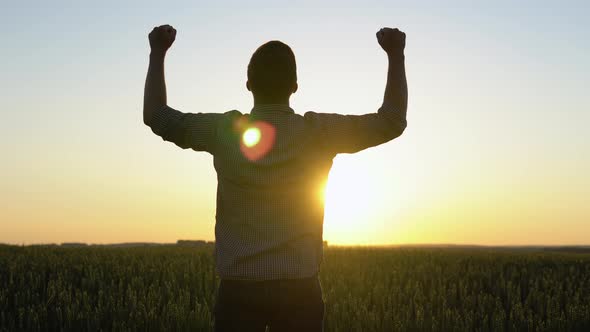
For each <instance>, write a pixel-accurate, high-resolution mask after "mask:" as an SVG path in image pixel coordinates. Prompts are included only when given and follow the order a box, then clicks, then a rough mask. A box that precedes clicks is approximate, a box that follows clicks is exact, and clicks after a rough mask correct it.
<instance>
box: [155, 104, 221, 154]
mask: <svg viewBox="0 0 590 332" xmlns="http://www.w3.org/2000/svg"><path fill="white" fill-rule="evenodd" d="M223 116H224V115H223V114H221V113H183V112H180V111H178V110H175V109H173V108H171V107H169V106H166V107H165V108H162V109H160V110H158V111H156V112H155V113H154V114H153V117H152V121H151V123H150V127H151V128H152V131H153V132H154V134H156V135H158V136H160V137H162V139H163V140H165V141H168V142H172V143H174V144H176V145H177V146H179V147H181V148H183V149H189V148H190V149H193V150H196V151H207V152H209V153H211V154H213V153H214V150H215V145H216V133H217V127H218V125H219V123H220V121H221V120H222V119H223Z"/></svg>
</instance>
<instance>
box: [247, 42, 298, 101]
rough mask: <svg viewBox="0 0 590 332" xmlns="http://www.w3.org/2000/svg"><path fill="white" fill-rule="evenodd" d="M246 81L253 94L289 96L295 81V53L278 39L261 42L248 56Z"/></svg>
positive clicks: (274, 96) (272, 96) (273, 96)
mask: <svg viewBox="0 0 590 332" xmlns="http://www.w3.org/2000/svg"><path fill="white" fill-rule="evenodd" d="M248 81H249V82H250V89H251V90H252V93H254V94H255V95H260V96H264V97H270V98H276V97H285V96H289V95H290V93H291V92H292V91H291V89H292V87H293V84H295V83H296V82H297V67H296V64H295V54H293V51H292V50H291V48H290V47H289V46H288V45H287V44H285V43H283V42H280V41H278V40H272V41H269V42H267V43H265V44H263V45H262V46H260V47H259V48H258V49H256V51H255V52H254V54H252V58H250V63H249V64H248Z"/></svg>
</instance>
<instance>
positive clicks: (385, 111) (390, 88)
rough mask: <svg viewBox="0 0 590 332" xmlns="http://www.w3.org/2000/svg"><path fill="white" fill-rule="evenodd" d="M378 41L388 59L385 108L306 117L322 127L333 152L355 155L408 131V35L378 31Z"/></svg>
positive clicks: (311, 114)
mask: <svg viewBox="0 0 590 332" xmlns="http://www.w3.org/2000/svg"><path fill="white" fill-rule="evenodd" d="M377 41H378V42H379V45H381V47H382V48H383V50H385V52H386V53H387V58H388V59H389V69H388V70H387V84H386V86H385V95H384V97H383V105H382V106H381V107H380V108H379V109H378V110H377V112H376V113H368V114H363V115H342V114H334V113H332V114H329V113H315V112H307V113H306V114H305V116H306V118H307V119H308V120H309V121H311V122H313V123H314V124H315V125H316V127H317V128H319V132H320V136H321V141H322V142H323V144H324V145H325V146H326V147H327V148H328V150H329V151H331V152H333V153H355V152H358V151H361V150H364V149H366V148H370V147H373V146H377V145H379V144H383V143H385V142H389V141H391V140H392V139H394V138H396V137H398V136H400V135H401V134H402V133H403V132H404V130H405V129H406V126H407V121H406V111H407V108H408V85H407V83H406V70H405V66H404V47H405V45H406V34H405V33H403V32H401V31H399V30H398V29H391V28H383V29H381V30H379V31H378V32H377Z"/></svg>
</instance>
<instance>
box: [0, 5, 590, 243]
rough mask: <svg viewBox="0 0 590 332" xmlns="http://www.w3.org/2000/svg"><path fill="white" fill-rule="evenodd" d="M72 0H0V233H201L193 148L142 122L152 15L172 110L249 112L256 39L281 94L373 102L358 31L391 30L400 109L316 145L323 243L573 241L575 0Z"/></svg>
mask: <svg viewBox="0 0 590 332" xmlns="http://www.w3.org/2000/svg"><path fill="white" fill-rule="evenodd" d="M81 3H82V2H79V1H70V2H61V1H52V2H49V1H39V2H30V1H12V2H3V3H2V5H1V7H0V28H1V30H2V32H3V33H2V41H1V45H2V46H1V49H2V51H1V52H0V73H1V74H0V75H1V79H0V101H1V105H2V107H1V108H0V109H1V111H0V112H1V116H2V120H1V121H0V132H1V135H2V136H1V138H2V139H1V140H0V149H1V152H2V153H1V157H0V158H1V159H2V160H1V163H0V165H1V166H0V167H1V172H0V183H1V186H0V242H3V243H13V244H22V243H25V244H30V243H50V242H54V243H61V242H72V241H76V242H78V241H79V242H91V243H109V242H132V241H155V242H175V241H176V240H177V239H205V240H213V239H214V223H215V219H214V217H215V189H216V181H217V180H216V177H215V171H214V168H213V164H212V160H213V159H212V157H211V156H210V155H209V154H207V153H202V152H201V153H198V152H195V151H192V150H182V149H180V148H178V147H176V146H175V145H173V144H171V143H167V142H163V141H162V139H161V138H160V137H158V136H155V135H154V134H153V133H152V132H151V130H150V129H149V128H148V127H146V126H145V125H143V122H142V114H141V111H142V96H143V86H144V80H145V74H146V69H147V64H148V55H149V44H148V39H147V34H148V32H149V31H150V30H151V29H152V28H153V27H154V26H156V25H160V24H166V23H168V24H171V25H173V26H174V27H175V28H176V29H177V30H178V36H177V39H176V42H175V44H174V45H173V47H172V49H171V51H170V52H169V54H168V56H167V59H166V61H167V62H166V71H167V72H166V78H167V85H168V103H169V104H170V105H171V106H172V107H175V108H177V109H180V110H182V111H185V112H216V113H222V112H225V111H228V110H231V109H238V110H240V111H242V112H249V111H250V109H251V107H252V97H251V94H250V92H248V91H247V90H246V87H245V85H246V66H247V64H248V61H249V59H250V56H251V54H252V52H254V50H255V49H256V48H257V47H258V46H260V45H261V44H262V43H264V42H266V41H268V40H273V39H278V40H281V41H283V42H285V43H287V44H289V45H290V46H291V47H292V48H293V50H294V52H295V55H296V58H297V66H298V82H299V90H298V91H297V93H296V94H295V95H293V97H292V98H291V106H292V107H293V108H294V109H295V111H296V112H297V113H299V114H303V113H305V112H306V111H310V110H313V111H316V112H328V113H336V112H337V113H344V114H363V113H370V112H376V110H377V108H378V107H379V106H380V104H381V101H382V98H383V90H384V86H385V78H386V69H387V59H386V56H385V53H384V52H383V51H382V50H381V49H380V47H379V45H378V44H377V41H376V38H375V33H376V31H378V30H379V29H380V28H381V27H384V26H388V27H398V28H400V29H401V30H403V31H405V32H406V34H407V46H406V70H407V76H408V85H409V109H408V128H407V130H406V132H405V133H404V135H403V136H402V137H400V138H398V139H396V140H394V141H392V142H389V143H387V144H385V145H382V146H379V147H375V148H372V149H369V150H366V151H363V152H360V153H357V154H353V155H339V156H338V157H337V158H336V159H335V162H334V167H333V169H332V172H331V174H330V178H329V182H328V188H327V198H326V200H327V203H326V204H327V205H326V218H325V227H324V238H325V240H328V241H329V242H330V243H335V244H399V243H458V244H485V245H499V244H590V129H588V127H589V126H590V97H589V95H590V93H589V84H590V83H589V77H590V25H589V24H588V23H587V18H588V15H589V13H590V3H589V2H587V1H576V2H574V1H570V2H557V1H551V2H546V1H545V2H543V1H528V2H524V1H522V2H518V3H519V4H518V5H515V2H513V1H494V2H485V4H484V2H477V3H476V2H473V1H461V2H444V4H443V2H439V1H433V2H420V1H412V2H411V3H410V2H397V1H362V2H361V1H357V2H349V1H337V2H336V1H322V2H317V1H283V2H281V1H234V2H225V1H216V2H213V1H211V2H208V3H207V4H205V3H203V2H201V1H183V2H173V1H157V2H147V1H137V2H130V1H129V2H125V5H121V4H120V2H119V1H110V0H109V1H101V2H96V4H95V5H92V6H91V5H89V4H81ZM318 3H321V5H318ZM451 3H452V4H451Z"/></svg>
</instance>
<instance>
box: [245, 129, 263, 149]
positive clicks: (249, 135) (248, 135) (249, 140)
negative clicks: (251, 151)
mask: <svg viewBox="0 0 590 332" xmlns="http://www.w3.org/2000/svg"><path fill="white" fill-rule="evenodd" d="M261 136H262V134H261V133H260V129H258V128H256V127H251V128H248V129H246V131H244V134H243V135H242V141H244V145H245V146H247V147H249V148H251V147H253V146H255V145H256V144H258V143H259V142H260V137H261Z"/></svg>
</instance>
